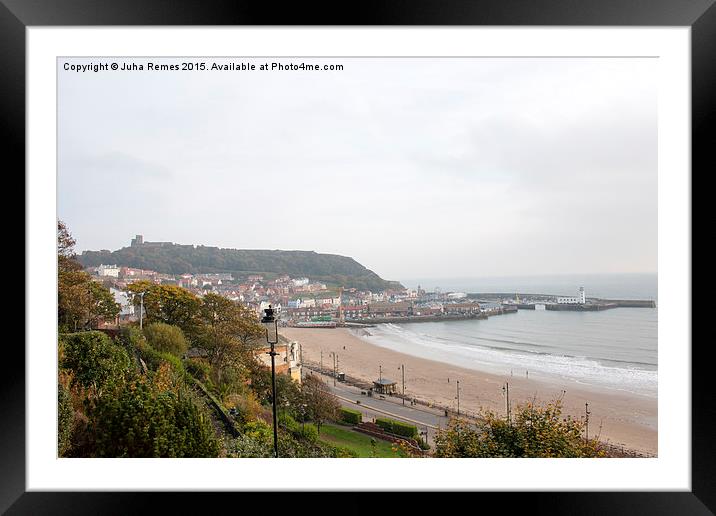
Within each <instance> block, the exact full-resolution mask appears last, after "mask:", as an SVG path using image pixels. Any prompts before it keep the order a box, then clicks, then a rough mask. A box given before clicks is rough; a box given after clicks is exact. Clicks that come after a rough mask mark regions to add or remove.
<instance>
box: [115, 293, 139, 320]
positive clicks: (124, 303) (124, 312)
mask: <svg viewBox="0 0 716 516" xmlns="http://www.w3.org/2000/svg"><path fill="white" fill-rule="evenodd" d="M109 291H110V292H111V293H112V295H113V296H114V302H115V303H117V304H118V305H119V306H120V312H119V316H120V317H121V318H124V317H133V316H134V304H133V303H132V299H131V297H130V295H129V293H128V292H124V291H123V290H119V289H116V288H114V287H110V289H109Z"/></svg>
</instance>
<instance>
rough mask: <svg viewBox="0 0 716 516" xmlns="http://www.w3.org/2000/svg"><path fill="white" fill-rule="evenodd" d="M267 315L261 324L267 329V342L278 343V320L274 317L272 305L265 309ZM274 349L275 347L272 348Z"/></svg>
mask: <svg viewBox="0 0 716 516" xmlns="http://www.w3.org/2000/svg"><path fill="white" fill-rule="evenodd" d="M264 313H265V315H264V316H263V317H262V318H261V324H262V325H263V327H264V328H266V342H268V343H269V344H272V345H273V344H277V343H278V319H277V318H276V316H275V315H274V309H273V308H271V305H269V306H268V308H264ZM271 349H273V346H272V348H271Z"/></svg>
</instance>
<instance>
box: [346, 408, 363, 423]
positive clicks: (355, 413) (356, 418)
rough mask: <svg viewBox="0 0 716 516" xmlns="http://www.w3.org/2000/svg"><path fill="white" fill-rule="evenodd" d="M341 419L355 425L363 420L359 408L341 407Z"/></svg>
mask: <svg viewBox="0 0 716 516" xmlns="http://www.w3.org/2000/svg"><path fill="white" fill-rule="evenodd" d="M341 421H345V422H346V423H348V424H351V425H357V424H359V423H360V422H361V421H363V414H362V413H361V412H360V411H359V410H353V409H349V408H341Z"/></svg>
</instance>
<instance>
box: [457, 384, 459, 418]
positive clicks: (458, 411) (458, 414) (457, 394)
mask: <svg viewBox="0 0 716 516" xmlns="http://www.w3.org/2000/svg"><path fill="white" fill-rule="evenodd" d="M457 415H458V416H459V415H460V380H458V381H457Z"/></svg>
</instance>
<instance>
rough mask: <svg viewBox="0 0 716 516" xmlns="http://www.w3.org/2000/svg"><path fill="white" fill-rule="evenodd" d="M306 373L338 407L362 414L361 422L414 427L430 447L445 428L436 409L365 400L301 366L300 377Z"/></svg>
mask: <svg viewBox="0 0 716 516" xmlns="http://www.w3.org/2000/svg"><path fill="white" fill-rule="evenodd" d="M310 374H313V375H316V376H318V377H320V378H321V379H322V380H323V381H324V382H325V383H326V385H327V386H328V388H329V390H330V391H331V393H332V394H334V395H335V396H336V397H337V398H338V400H339V401H340V402H341V405H342V406H344V407H346V408H351V409H354V410H360V411H361V412H362V413H363V420H364V421H372V420H373V419H374V418H377V417H389V418H391V419H397V420H400V421H404V422H406V423H410V424H413V425H415V426H417V427H418V431H419V432H421V433H423V432H426V431H427V434H428V443H430V444H431V445H432V444H433V443H434V442H435V440H434V439H435V434H436V433H437V430H438V429H439V428H445V427H446V426H447V423H448V418H447V417H445V413H444V412H442V411H440V410H437V409H431V408H429V407H425V406H422V405H410V401H409V400H405V405H403V400H402V399H400V398H393V397H391V396H385V399H381V398H380V397H376V396H377V395H375V396H374V397H368V396H367V395H366V394H361V392H366V391H365V390H361V389H360V388H358V387H353V386H352V385H347V384H345V383H342V382H339V381H337V380H336V382H335V383H336V385H335V387H334V386H333V382H334V378H333V377H332V376H329V375H322V374H320V373H319V372H318V371H314V370H311V369H309V368H307V367H305V366H304V367H303V375H304V376H307V375H310Z"/></svg>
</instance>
